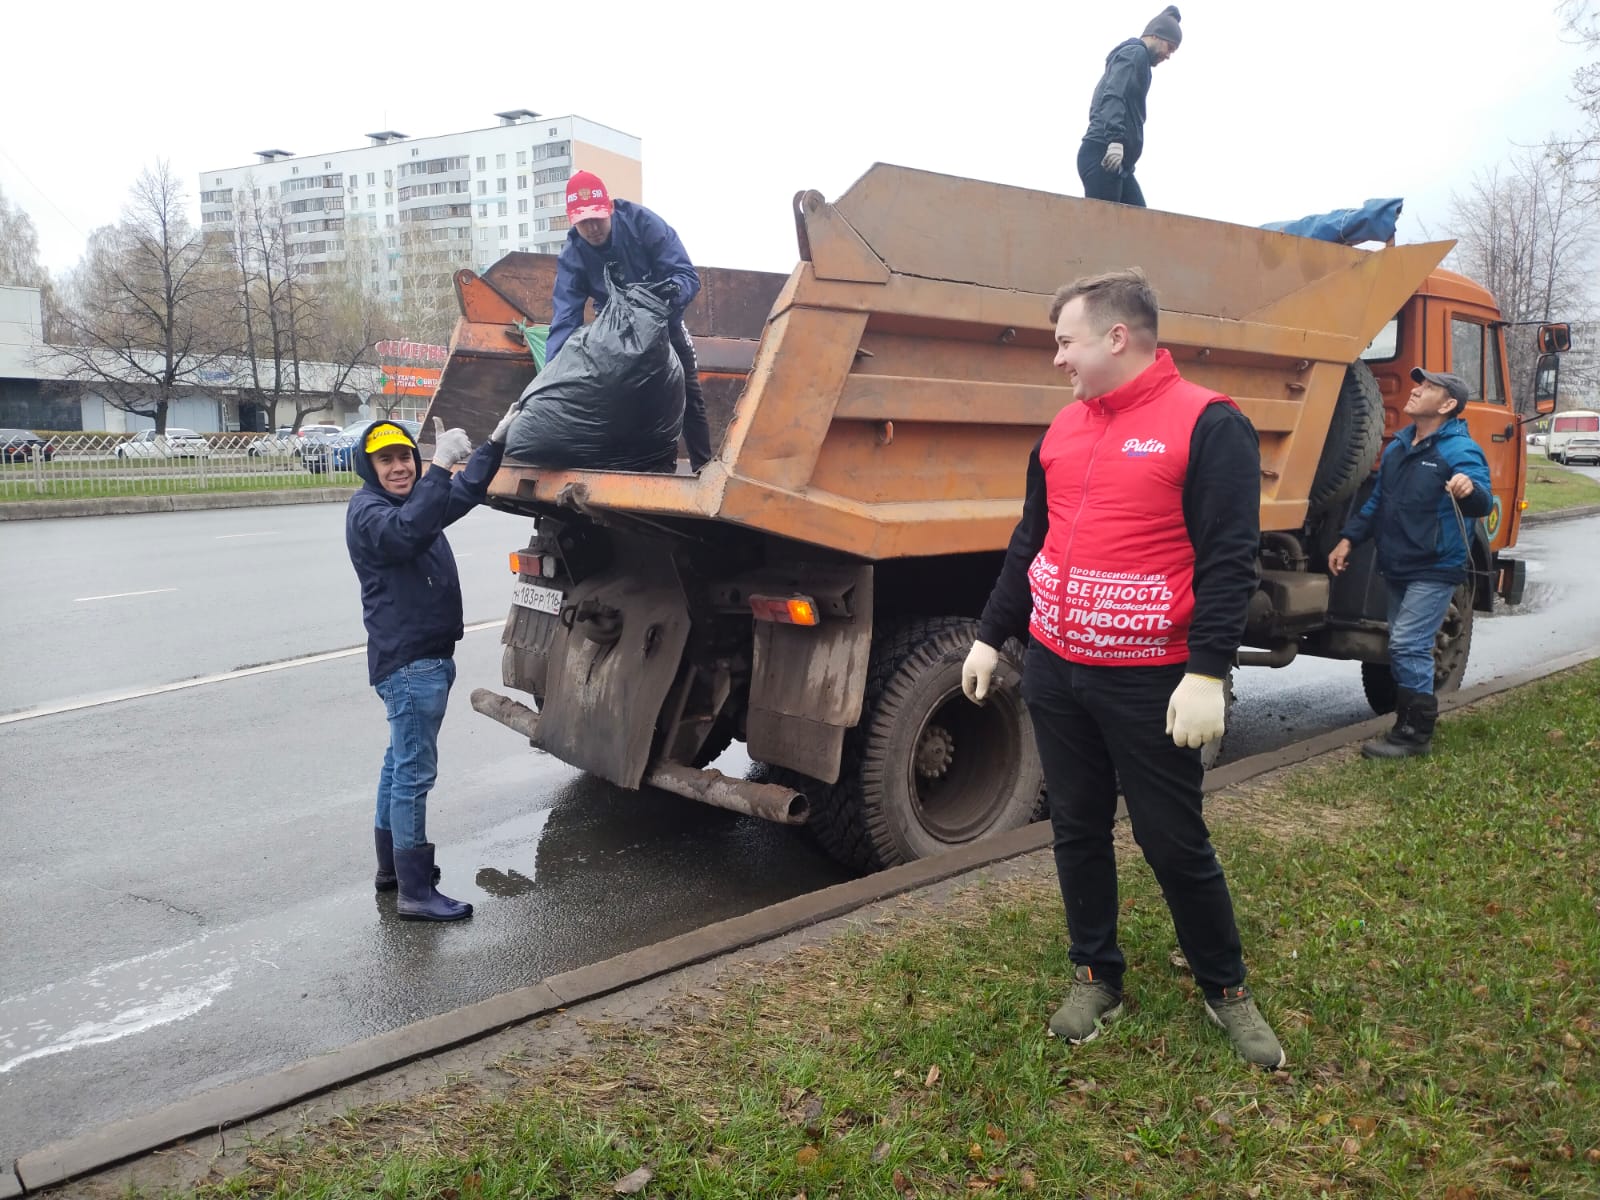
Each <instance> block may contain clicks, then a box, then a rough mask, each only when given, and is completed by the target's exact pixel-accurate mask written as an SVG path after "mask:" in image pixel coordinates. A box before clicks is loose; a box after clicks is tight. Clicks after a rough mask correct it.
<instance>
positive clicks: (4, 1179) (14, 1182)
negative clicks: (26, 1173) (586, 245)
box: [0, 1171, 22, 1200]
mask: <svg viewBox="0 0 1600 1200" xmlns="http://www.w3.org/2000/svg"><path fill="white" fill-rule="evenodd" d="M20 1195H22V1181H21V1180H19V1179H18V1178H17V1176H16V1174H15V1173H14V1172H12V1171H4V1172H0V1200H12V1197H13V1196H20Z"/></svg>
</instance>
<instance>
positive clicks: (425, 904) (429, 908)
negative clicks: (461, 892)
mask: <svg viewBox="0 0 1600 1200" xmlns="http://www.w3.org/2000/svg"><path fill="white" fill-rule="evenodd" d="M394 870H395V876H396V879H397V880H398V882H399V884H400V895H399V898H398V899H396V900H395V905H394V911H395V913H396V915H397V916H400V917H402V918H404V919H405V920H407V921H463V920H465V919H466V918H468V917H470V916H471V915H472V905H470V904H464V903H462V902H461V901H459V900H452V899H450V897H449V896H443V895H440V894H439V891H438V889H437V888H435V887H434V886H433V843H432V842H423V843H422V844H421V845H420V846H413V847H411V849H409V850H402V849H401V848H400V847H399V846H396V847H395V849H394Z"/></svg>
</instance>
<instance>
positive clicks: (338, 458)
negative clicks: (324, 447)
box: [328, 417, 422, 471]
mask: <svg viewBox="0 0 1600 1200" xmlns="http://www.w3.org/2000/svg"><path fill="white" fill-rule="evenodd" d="M371 424H372V418H370V417H368V418H365V419H363V420H360V421H356V422H354V423H353V424H350V425H346V426H345V427H344V428H343V429H341V430H340V431H339V432H338V433H337V434H336V435H335V436H333V437H331V438H329V439H328V462H329V465H330V466H331V467H332V468H333V469H334V470H335V471H353V470H355V460H354V453H355V450H354V448H355V444H356V439H357V438H359V437H360V436H361V432H362V430H364V429H366V427H367V426H368V425H371ZM395 424H396V425H398V426H400V428H402V429H404V430H405V431H406V432H407V433H409V434H410V435H411V440H412V441H417V440H418V439H420V438H421V437H422V422H421V421H396V422H395Z"/></svg>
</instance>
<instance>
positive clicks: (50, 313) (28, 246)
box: [0, 189, 60, 340]
mask: <svg viewBox="0 0 1600 1200" xmlns="http://www.w3.org/2000/svg"><path fill="white" fill-rule="evenodd" d="M0 284H10V285H13V286H18V287H35V288H38V289H39V292H40V302H41V304H42V305H43V308H44V335H45V338H46V340H48V339H49V338H50V337H51V336H52V335H53V334H54V333H56V332H57V328H58V326H59V324H60V308H59V303H58V300H57V296H56V288H55V283H54V281H52V280H51V278H50V272H49V271H47V270H45V269H44V267H43V265H41V264H40V262H39V233H38V231H37V230H36V229H35V228H34V226H33V219H32V218H31V217H29V216H28V213H27V211H26V210H25V209H23V208H21V207H20V206H16V207H14V206H13V205H12V203H11V201H10V200H8V199H6V194H5V191H4V190H3V189H0Z"/></svg>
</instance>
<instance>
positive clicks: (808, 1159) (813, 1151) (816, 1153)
mask: <svg viewBox="0 0 1600 1200" xmlns="http://www.w3.org/2000/svg"><path fill="white" fill-rule="evenodd" d="M821 1157H822V1151H821V1150H818V1149H817V1148H816V1147H815V1146H802V1147H800V1149H799V1150H798V1151H797V1152H796V1153H795V1156H794V1161H795V1162H797V1163H798V1164H799V1165H800V1166H802V1167H809V1166H810V1165H811V1164H812V1163H814V1162H816V1161H817V1159H819V1158H821Z"/></svg>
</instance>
